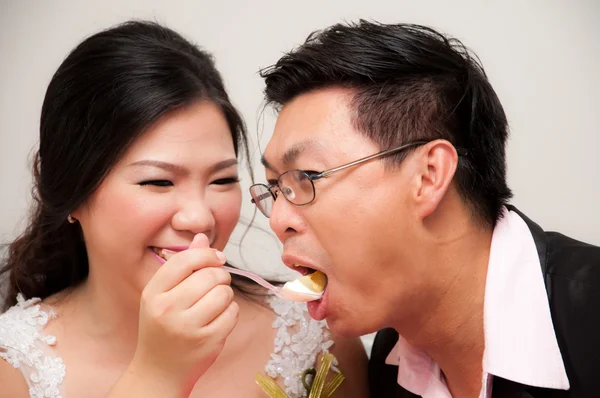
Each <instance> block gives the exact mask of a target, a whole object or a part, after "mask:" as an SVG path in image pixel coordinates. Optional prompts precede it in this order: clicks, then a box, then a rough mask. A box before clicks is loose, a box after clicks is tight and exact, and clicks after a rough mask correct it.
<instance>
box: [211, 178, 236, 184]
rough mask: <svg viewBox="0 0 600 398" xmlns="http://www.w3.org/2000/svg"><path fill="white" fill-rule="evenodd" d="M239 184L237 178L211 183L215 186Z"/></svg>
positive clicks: (222, 179)
mask: <svg viewBox="0 0 600 398" xmlns="http://www.w3.org/2000/svg"><path fill="white" fill-rule="evenodd" d="M238 182H240V179H239V178H238V177H230V178H221V179H218V180H215V181H213V182H212V183H213V184H215V185H228V184H237V183H238Z"/></svg>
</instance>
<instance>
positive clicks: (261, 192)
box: [250, 184, 273, 217]
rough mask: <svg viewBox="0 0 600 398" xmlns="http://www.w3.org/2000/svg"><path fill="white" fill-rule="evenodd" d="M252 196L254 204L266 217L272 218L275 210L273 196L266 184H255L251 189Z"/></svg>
mask: <svg viewBox="0 0 600 398" xmlns="http://www.w3.org/2000/svg"><path fill="white" fill-rule="evenodd" d="M250 195H251V196H252V199H253V200H254V204H255V205H256V207H258V210H260V211H261V212H262V213H263V214H264V215H265V216H266V217H271V210H273V194H272V193H271V191H270V190H269V187H268V186H266V185H264V184H255V185H252V186H251V187H250Z"/></svg>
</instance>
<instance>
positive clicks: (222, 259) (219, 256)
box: [215, 250, 227, 263]
mask: <svg viewBox="0 0 600 398" xmlns="http://www.w3.org/2000/svg"><path fill="white" fill-rule="evenodd" d="M215 254H216V255H217V257H218V258H219V260H221V262H222V263H225V261H227V257H225V254H223V252H220V251H218V250H215Z"/></svg>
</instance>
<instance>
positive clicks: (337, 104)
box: [263, 88, 356, 166]
mask: <svg viewBox="0 0 600 398" xmlns="http://www.w3.org/2000/svg"><path fill="white" fill-rule="evenodd" d="M348 104H349V102H348V90H345V89H336V88H333V89H326V90H319V91H315V92H311V93H306V94H303V95H301V96H298V97H297V98H295V99H294V100H292V101H290V102H289V103H288V104H286V105H285V106H284V107H283V109H282V110H281V112H280V114H279V117H278V119H277V123H276V125H275V130H274V132H273V136H272V137H271V140H270V141H269V143H268V145H267V147H266V148H265V152H264V157H263V158H264V159H265V160H266V161H267V163H268V164H269V165H273V166H275V165H280V164H281V165H284V163H285V164H286V165H287V164H289V163H292V162H293V160H295V159H296V158H297V157H299V156H300V155H305V154H311V153H320V152H322V151H331V150H334V149H335V147H336V145H335V143H336V142H338V143H339V141H340V140H343V138H344V135H347V134H355V133H356V132H355V131H354V128H353V126H352V120H351V112H350V108H349V106H348ZM263 163H264V162H263Z"/></svg>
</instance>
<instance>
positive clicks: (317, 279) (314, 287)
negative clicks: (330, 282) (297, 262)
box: [297, 271, 327, 293]
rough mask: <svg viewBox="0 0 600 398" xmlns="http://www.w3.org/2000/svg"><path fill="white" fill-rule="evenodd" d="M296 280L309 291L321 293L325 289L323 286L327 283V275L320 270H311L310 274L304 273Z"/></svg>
mask: <svg viewBox="0 0 600 398" xmlns="http://www.w3.org/2000/svg"><path fill="white" fill-rule="evenodd" d="M297 280H298V282H300V283H302V284H303V285H304V286H306V287H307V288H308V289H310V290H311V291H313V292H317V293H321V292H322V291H323V290H325V286H326V285H327V276H326V275H325V274H324V273H322V272H321V271H316V272H313V273H312V274H310V275H305V276H303V277H301V278H298V279H297Z"/></svg>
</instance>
